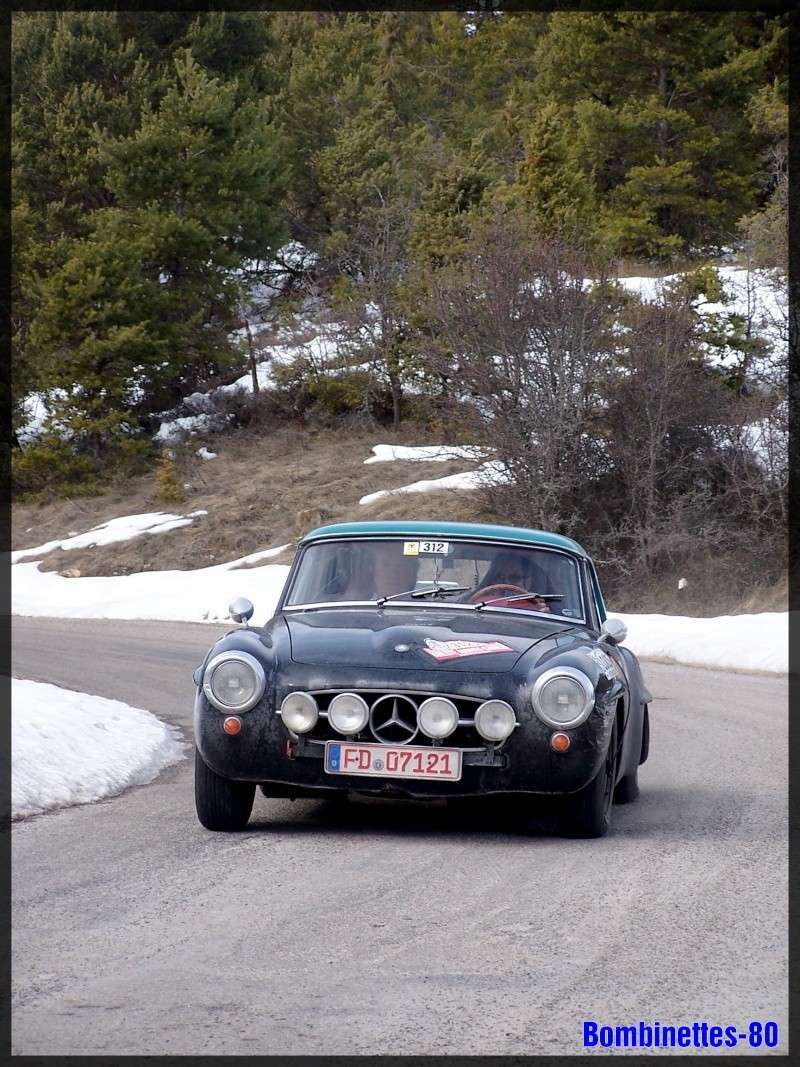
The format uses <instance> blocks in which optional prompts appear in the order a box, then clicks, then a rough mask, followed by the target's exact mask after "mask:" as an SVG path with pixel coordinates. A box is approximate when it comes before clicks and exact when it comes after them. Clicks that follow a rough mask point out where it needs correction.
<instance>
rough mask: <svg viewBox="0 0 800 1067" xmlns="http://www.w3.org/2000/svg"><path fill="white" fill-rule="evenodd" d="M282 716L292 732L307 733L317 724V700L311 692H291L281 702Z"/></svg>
mask: <svg viewBox="0 0 800 1067" xmlns="http://www.w3.org/2000/svg"><path fill="white" fill-rule="evenodd" d="M281 718H282V719H283V722H284V725H285V726H286V728H287V729H289V730H291V731H292V733H294V734H307V733H308V731H309V730H313V729H314V727H315V726H316V725H317V719H318V718H319V709H318V708H317V702H316V700H315V699H314V698H313V697H312V695H311V694H310V693H299V692H298V693H289V695H288V696H286V697H284V698H283V703H282V704H281Z"/></svg>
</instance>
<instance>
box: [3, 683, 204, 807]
mask: <svg viewBox="0 0 800 1067" xmlns="http://www.w3.org/2000/svg"><path fill="white" fill-rule="evenodd" d="M179 737H180V734H179V733H178V731H177V730H176V728H175V727H172V726H168V725H166V724H165V723H163V722H161V721H160V720H159V719H157V718H156V717H155V715H151V714H150V712H149V711H143V710H142V709H141V708H132V707H130V705H128V704H123V703H122V701H120V700H108V699H106V698H105V697H98V696H89V695H88V694H87V693H76V692H74V691H72V690H70V689H61V688H59V687H58V686H55V685H46V684H44V683H42V682H29V681H22V680H20V679H18V678H13V679H12V680H11V817H12V818H14V819H18V818H21V817H22V816H24V815H36V814H38V813H39V812H43V811H48V810H50V809H51V808H63V807H66V806H68V805H70V804H89V803H91V801H93V800H99V799H100V798H101V797H106V796H112V795H114V794H116V793H120V792H122V790H123V789H127V788H128V786H132V785H145V784H146V783H147V782H152V781H153V779H154V778H155V777H156V776H157V775H158V774H159V773H160V772H161V771H162V770H163V769H164V768H165V767H169V766H171V765H172V764H174V763H177V762H178V761H179V760H182V759H184V758H185V756H184V752H183V745H182V744H181V742H180V741H179Z"/></svg>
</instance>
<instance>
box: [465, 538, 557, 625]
mask: <svg viewBox="0 0 800 1067" xmlns="http://www.w3.org/2000/svg"><path fill="white" fill-rule="evenodd" d="M497 585H513V586H516V587H517V591H518V592H525V591H529V592H531V593H543V592H545V589H544V588H543V586H544V585H545V580H544V576H543V575H542V574H541V570H540V568H539V567H538V566H537V565H536V564H535V563H533V561H532V560H528V559H526V558H525V555H524V553H523V552H498V553H497V555H496V556H495V557H494V560H493V561H492V564H491V566H490V567H489V569H488V571H487V572H486V574H485V575H484V576H483V578H482V579H481V587H482V589H488V588H490V587H491V586H497ZM504 593H507V594H508V596H514V595H515V590H513V589H498V590H496V591H495V592H494V593H492V594H491V596H490V597H489V599H491V598H492V596H497V597H501V596H503V594H504ZM499 602H500V603H502V601H499ZM508 607H510V608H515V607H519V608H527V609H529V610H530V609H531V608H532V609H533V610H535V611H549V610H550V608H549V607H548V605H547V601H546V600H542V599H540V598H539V597H530V598H529V599H528V600H510V601H508Z"/></svg>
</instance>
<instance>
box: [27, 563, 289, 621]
mask: <svg viewBox="0 0 800 1067" xmlns="http://www.w3.org/2000/svg"><path fill="white" fill-rule="evenodd" d="M289 547H290V545H288V544H287V545H279V546H278V547H277V548H270V549H264V550H263V551H261V552H253V553H251V554H250V555H249V556H243V557H242V558H241V559H235V560H231V561H230V562H228V563H220V564H218V565H217V566H214V567H201V568H200V569H199V570H193V571H144V572H140V573H137V574H122V575H114V576H111V577H102V578H65V577H63V576H62V575H60V574H56V573H54V572H52V571H42V570H40V569H39V564H38V563H36V562H33V563H17V564H15V566H14V567H13V569H12V571H11V610H12V612H13V613H14V614H15V615H28V616H37V615H38V616H45V617H50V618H59V619H162V620H169V621H176V622H220V621H222V620H225V619H227V618H228V617H229V616H228V605H229V604H230V603H231V601H232V600H235V599H236V598H237V597H240V596H246V597H247V598H248V599H249V600H252V602H253V603H254V604H255V607H256V611H257V615H256V621H258V620H259V619H260V620H262V621H266V620H267V619H268V618H269V617H270V616H271V614H272V609H273V608H274V606H275V604H276V602H277V599H278V596H279V595H280V591H281V589H282V588H283V583H284V581H285V579H286V574H287V572H288V570H289V568H288V567H287V566H285V565H279V564H271V565H268V566H265V567H253V568H251V569H248V570H240V569H237V568H241V567H242V565H243V564H248V563H253V562H256V561H257V560H261V559H267V558H269V557H270V556H277V555H279V554H280V553H281V552H283V551H285V550H286V549H287V548H289Z"/></svg>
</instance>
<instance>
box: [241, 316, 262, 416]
mask: <svg viewBox="0 0 800 1067" xmlns="http://www.w3.org/2000/svg"><path fill="white" fill-rule="evenodd" d="M244 325H245V329H246V330H247V348H248V351H249V352H250V376H251V378H252V380H253V398H254V399H255V398H256V397H257V396H258V391H259V384H258V368H257V366H256V350H255V345H254V344H253V331H252V330H251V329H250V322H249V320H248V319H247V318H245V320H244Z"/></svg>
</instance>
